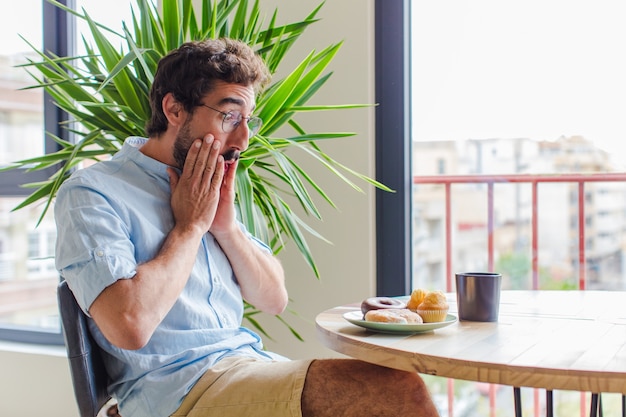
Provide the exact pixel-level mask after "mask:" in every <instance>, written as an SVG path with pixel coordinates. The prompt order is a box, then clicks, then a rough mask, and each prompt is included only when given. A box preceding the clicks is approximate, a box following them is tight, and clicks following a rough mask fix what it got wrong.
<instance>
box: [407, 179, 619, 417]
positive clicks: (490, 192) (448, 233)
mask: <svg viewBox="0 0 626 417" xmlns="http://www.w3.org/2000/svg"><path fill="white" fill-rule="evenodd" d="M592 182H625V183H626V173H597V174H596V173H594V174H544V175H539V174H537V175H531V174H510V175H436V176H419V175H417V176H414V177H413V183H414V184H441V185H443V186H444V187H445V217H444V218H445V254H446V256H445V259H446V274H445V276H446V290H447V291H448V292H450V291H453V288H452V277H453V276H454V273H453V270H452V247H453V241H452V215H451V213H452V185H455V184H486V185H487V197H486V198H487V252H488V259H487V266H488V269H489V270H490V271H493V270H494V184H497V183H526V184H530V185H531V187H532V197H531V205H532V210H531V234H532V237H531V247H532V289H534V290H536V289H539V259H538V236H539V233H538V220H539V216H540V215H541V213H539V210H538V196H539V194H538V192H537V190H538V187H539V184H542V183H570V184H576V185H577V187H578V201H577V205H578V219H577V221H578V254H577V255H578V288H579V289H580V290H585V289H586V287H587V278H586V254H585V184H587V183H592ZM453 388H454V382H453V381H452V380H449V381H448V413H449V414H448V415H449V417H453V405H454V404H453V402H454V391H453ZM534 392H535V394H534V416H535V417H538V416H539V415H540V413H541V406H540V400H539V395H538V390H534ZM489 396H490V401H489V404H490V407H489V408H490V416H491V417H495V415H496V414H495V413H496V411H495V410H496V408H495V389H494V388H493V386H492V387H491V388H490V390H489ZM580 402H581V404H580V415H581V417H583V416H585V415H586V413H587V411H586V408H587V407H586V395H585V394H584V393H581V399H580Z"/></svg>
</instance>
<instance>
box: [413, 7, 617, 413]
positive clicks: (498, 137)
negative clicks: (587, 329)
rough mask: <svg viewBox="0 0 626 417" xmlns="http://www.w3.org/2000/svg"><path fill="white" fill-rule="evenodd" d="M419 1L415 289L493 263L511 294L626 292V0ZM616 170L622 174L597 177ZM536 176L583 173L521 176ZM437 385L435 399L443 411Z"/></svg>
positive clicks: (477, 404)
mask: <svg viewBox="0 0 626 417" xmlns="http://www.w3.org/2000/svg"><path fill="white" fill-rule="evenodd" d="M411 10H412V16H411V19H412V21H411V42H412V46H411V55H412V58H411V59H412V63H411V66H412V74H411V83H412V84H411V85H412V89H413V90H412V100H411V102H412V112H413V113H412V140H413V155H412V156H413V167H412V172H413V176H414V186H413V196H412V198H413V205H414V212H413V239H414V241H413V268H414V270H413V277H412V278H413V280H412V285H413V287H414V288H419V287H421V288H430V289H444V290H449V291H454V290H455V288H454V280H453V277H451V276H449V275H453V274H454V273H455V272H458V271H463V270H488V268H490V267H491V268H493V269H494V270H496V271H498V272H501V273H502V274H503V287H504V289H507V290H508V289H531V288H539V289H559V290H564V289H578V288H580V287H581V283H580V282H579V280H580V279H581V277H584V286H585V288H586V289H602V290H624V289H626V268H625V265H626V264H625V260H626V258H625V256H624V250H623V242H624V241H626V240H625V238H626V235H625V231H626V175H623V177H619V178H618V176H617V175H618V174H616V173H623V172H624V170H625V169H626V152H625V150H626V149H625V146H626V140H625V139H626V124H624V123H623V115H624V114H626V77H624V74H625V73H626V61H625V60H623V59H622V57H621V55H622V52H621V51H623V49H624V39H626V26H624V25H623V22H622V21H621V16H624V14H625V13H626V3H624V2H623V1H620V0H607V1H603V2H591V1H568V0H554V1H549V2H546V1H541V0H529V1H525V2H517V3H514V2H501V1H499V0H475V1H471V2H468V1H464V0H453V1H446V2H411ZM608 173H610V174H611V175H613V176H615V178H618V180H616V181H590V176H591V175H594V176H596V177H598V176H601V175H604V174H608ZM541 174H548V176H550V177H552V178H561V179H562V178H564V177H565V176H566V175H574V174H576V175H585V176H587V178H586V179H585V180H584V181H586V182H584V183H582V185H579V183H578V182H538V183H537V186H536V189H535V188H533V187H534V185H533V183H532V182H530V181H526V182H525V181H521V179H523V177H526V178H530V177H533V176H534V178H537V179H539V178H540V177H543V178H545V177H546V176H545V175H541ZM428 176H432V177H433V178H437V179H438V180H439V182H438V183H433V182H432V181H431V182H428V180H427V178H425V177H428ZM489 176H490V177H491V179H495V182H494V183H493V185H492V186H490V185H489V184H488V183H487V182H485V181H484V178H485V177H489ZM499 176H500V177H502V176H507V178H508V179H507V180H506V181H502V182H500V181H499V180H498V177H499ZM607 176H608V175H607ZM445 180H450V182H449V183H448V184H445V183H444V181H445ZM490 193H492V194H491V195H490ZM491 202H493V204H492V205H491V206H490V204H491ZM448 214H449V216H448ZM535 228H536V229H535ZM581 232H582V233H583V235H581ZM535 238H536V240H534V239H535ZM490 252H491V254H490ZM490 255H491V259H490ZM583 255H584V258H583V259H582V261H583V262H584V263H581V256H583ZM534 256H536V258H534ZM534 259H536V270H533V268H534V262H533V261H534ZM490 262H492V263H491V264H490ZM450 284H451V285H450ZM443 382H445V381H443V380H442V381H439V383H438V384H435V383H434V382H433V384H434V385H433V387H435V388H434V389H433V395H434V396H435V399H436V400H437V404H438V405H439V406H440V410H441V412H442V414H445V413H447V411H446V407H447V400H448V392H447V391H448V390H449V389H450V385H447V386H445V385H443V384H442V383H443ZM453 385H454V388H453V389H452V390H451V392H452V393H453V395H454V412H455V415H456V414H457V413H461V414H463V413H467V415H487V414H488V413H489V412H490V413H491V414H492V415H496V414H497V415H498V416H512V415H513V411H512V410H513V408H512V406H511V404H510V403H508V402H505V403H503V402H502V399H503V397H501V395H500V393H499V392H498V394H497V396H496V399H497V402H495V405H493V404H488V403H487V400H488V399H489V398H488V396H487V391H486V390H485V387H484V386H483V385H482V384H479V383H474V382H466V381H454V384H453ZM496 388H498V387H497V386H496ZM571 394H574V393H571ZM522 397H523V398H529V397H530V398H532V395H522ZM509 398H510V397H509ZM580 403H581V400H580V395H579V394H578V393H575V395H570V394H568V393H557V394H556V395H555V406H556V410H557V412H558V411H559V410H561V411H563V410H569V411H567V412H564V415H574V414H575V413H579V412H580V410H579V408H578V407H579V406H580ZM603 403H604V400H603ZM604 407H605V410H606V409H611V410H613V411H614V412H617V410H619V407H620V404H619V403H617V402H615V403H611V404H608V402H607V403H605V404H604ZM461 410H463V411H461Z"/></svg>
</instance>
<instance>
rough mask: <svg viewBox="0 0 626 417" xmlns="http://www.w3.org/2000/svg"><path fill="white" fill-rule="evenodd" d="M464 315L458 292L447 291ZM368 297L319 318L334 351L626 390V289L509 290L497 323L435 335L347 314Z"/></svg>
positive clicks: (538, 383)
mask: <svg viewBox="0 0 626 417" xmlns="http://www.w3.org/2000/svg"><path fill="white" fill-rule="evenodd" d="M446 296H447V298H448V302H449V303H450V313H452V314H455V315H456V311H457V309H456V298H455V297H456V295H455V294H454V293H448V294H446ZM359 306H360V302H359V303H356V304H350V305H346V306H341V307H336V308H333V309H330V310H327V311H325V312H323V313H321V314H319V315H318V316H317V318H316V325H317V331H318V336H319V338H320V340H321V342H322V343H323V344H324V345H325V346H327V347H329V348H330V349H332V350H335V351H337V352H340V353H343V354H345V355H348V356H350V357H354V358H358V359H362V360H365V361H368V362H373V363H377V364H380V365H384V366H388V367H392V368H398V369H404V370H409V371H416V372H419V373H422V374H430V375H438V376H442V377H448V378H455V379H464V380H470V381H479V382H490V383H496V384H503V385H510V386H514V387H535V388H545V389H549V390H556V389H563V390H574V391H585V392H594V393H597V392H616V393H622V394H626V292H609V291H503V292H502V295H501V300H500V315H499V320H498V322H497V323H479V322H466V321H457V322H456V323H454V324H452V325H450V326H447V327H444V328H440V329H436V330H433V331H430V332H427V333H417V334H412V335H398V334H385V333H377V332H374V331H371V330H368V329H364V328H362V327H359V326H356V325H354V324H352V323H350V322H348V321H347V320H345V319H344V318H343V314H344V313H346V312H349V311H355V310H359V308H360V307H359Z"/></svg>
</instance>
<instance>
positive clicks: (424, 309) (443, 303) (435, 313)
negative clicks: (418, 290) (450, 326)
mask: <svg viewBox="0 0 626 417" xmlns="http://www.w3.org/2000/svg"><path fill="white" fill-rule="evenodd" d="M449 308H450V306H449V305H448V301H447V300H446V296H445V295H444V293H443V292H441V291H431V292H429V293H428V294H427V295H426V297H424V300H423V301H422V302H421V304H420V305H419V306H418V307H417V310H416V313H417V314H419V315H420V316H421V317H422V319H423V320H424V323H435V322H438V321H444V320H445V319H446V315H447V314H448V310H449Z"/></svg>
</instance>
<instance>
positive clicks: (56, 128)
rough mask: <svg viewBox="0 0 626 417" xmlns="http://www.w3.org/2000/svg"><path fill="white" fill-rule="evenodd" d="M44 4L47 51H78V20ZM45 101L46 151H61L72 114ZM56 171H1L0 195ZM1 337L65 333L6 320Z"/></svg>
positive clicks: (58, 341) (56, 337)
mask: <svg viewBox="0 0 626 417" xmlns="http://www.w3.org/2000/svg"><path fill="white" fill-rule="evenodd" d="M58 1H59V3H62V4H63V5H65V6H68V7H72V8H73V7H74V6H75V2H74V0H58ZM41 5H42V6H41V7H42V19H43V20H42V25H43V36H42V37H43V39H42V40H43V50H44V51H48V52H50V53H52V54H54V55H57V56H68V55H69V53H70V52H71V51H72V50H74V44H75V42H74V38H75V23H74V19H73V18H72V17H71V16H70V15H69V14H68V13H66V12H65V11H63V10H61V9H60V8H58V7H56V6H54V5H52V4H51V3H49V2H48V1H46V0H42V1H41ZM43 103H44V104H43V115H44V126H43V128H44V131H45V132H46V133H45V134H44V138H43V139H44V150H45V152H46V153H51V152H55V151H57V150H59V147H58V145H57V143H56V142H55V141H54V140H53V139H52V138H51V135H56V136H58V137H60V138H62V139H64V140H68V137H69V132H68V131H67V130H66V129H63V128H62V127H61V125H60V124H59V122H60V121H62V120H67V118H68V115H67V113H65V112H63V111H61V110H60V109H59V108H58V107H57V106H55V105H54V103H53V101H52V99H51V97H50V95H49V94H48V93H46V92H44V100H43ZM54 172H56V168H55V167H50V168H47V169H44V170H41V171H34V172H26V171H25V170H24V169H15V170H10V171H6V172H2V173H0V196H2V197H20V196H27V195H29V194H30V193H31V192H32V190H30V189H28V188H24V187H22V185H23V184H27V183H30V182H37V181H43V180H46V179H47V178H49V177H50V176H51V175H52V174H53V173H54ZM59 279H60V278H59ZM59 323H60V321H59ZM59 326H60V324H59ZM0 340H4V341H11V342H21V343H31V344H46V345H63V344H64V341H63V334H62V331H61V329H60V328H59V330H58V331H50V330H46V329H39V328H34V327H26V326H16V325H10V324H6V323H3V324H0Z"/></svg>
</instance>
